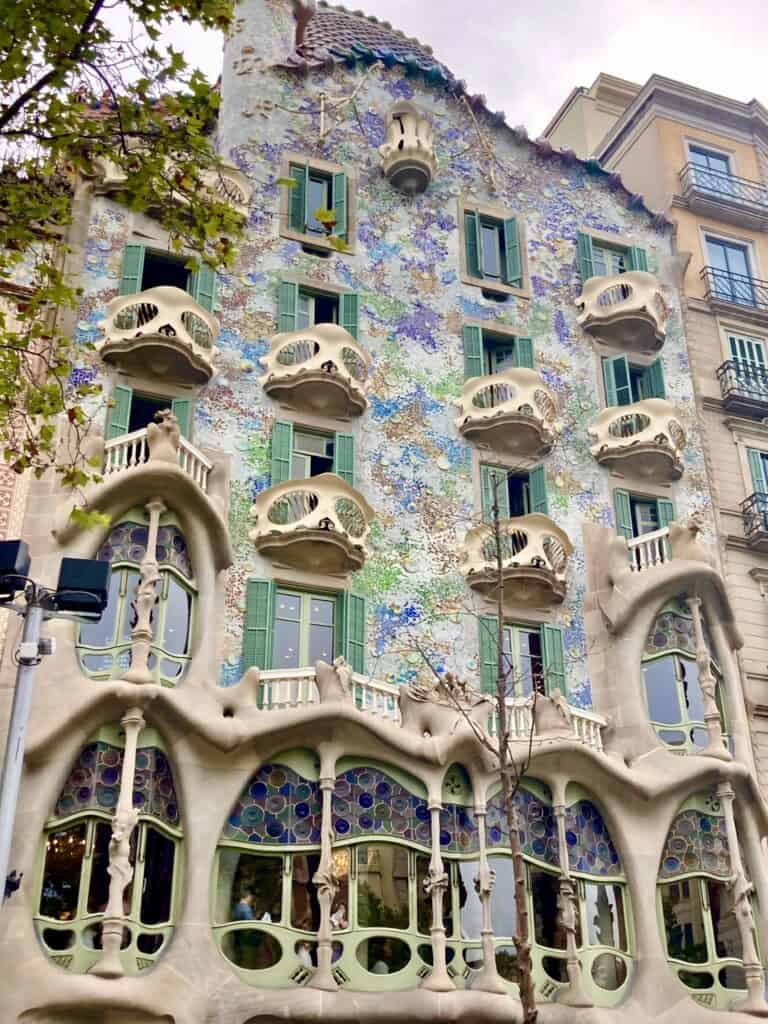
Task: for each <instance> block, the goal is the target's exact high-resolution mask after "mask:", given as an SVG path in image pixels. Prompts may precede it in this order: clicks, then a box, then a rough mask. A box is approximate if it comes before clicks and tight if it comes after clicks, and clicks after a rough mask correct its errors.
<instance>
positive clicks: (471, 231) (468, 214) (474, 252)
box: [464, 210, 483, 277]
mask: <svg viewBox="0 0 768 1024" xmlns="http://www.w3.org/2000/svg"><path fill="white" fill-rule="evenodd" d="M464 244H465V246H466V250H467V273H468V274H469V276H470V277H482V276H483V271H482V267H481V266H480V218H479V217H478V216H477V214H476V213H475V212H474V211H472V210H465V211H464Z"/></svg>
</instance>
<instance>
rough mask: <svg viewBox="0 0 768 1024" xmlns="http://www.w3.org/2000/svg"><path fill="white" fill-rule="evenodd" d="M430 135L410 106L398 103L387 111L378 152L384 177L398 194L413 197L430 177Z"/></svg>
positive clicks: (433, 166)
mask: <svg viewBox="0 0 768 1024" xmlns="http://www.w3.org/2000/svg"><path fill="white" fill-rule="evenodd" d="M433 134H434V133H433V131H432V125H431V124H430V123H429V121H428V120H427V118H426V117H424V115H423V114H422V113H421V112H420V111H419V110H417V109H416V107H414V106H413V104H412V103H408V102H403V103H398V104H397V105H396V106H395V107H393V109H392V110H391V111H390V112H389V116H388V119H387V141H386V142H385V143H384V145H383V146H379V153H381V165H382V170H383V172H384V176H385V178H388V179H389V182H390V184H391V185H392V186H393V187H394V188H396V189H397V190H398V191H399V192H404V193H405V194H406V195H410V196H412V195H417V194H418V193H419V192H423V191H424V190H425V189H426V188H427V186H428V185H429V183H430V181H432V179H433V178H434V176H435V172H436V170H437V158H436V157H435V153H434V149H433Z"/></svg>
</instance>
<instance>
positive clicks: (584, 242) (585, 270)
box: [576, 231, 595, 284]
mask: <svg viewBox="0 0 768 1024" xmlns="http://www.w3.org/2000/svg"><path fill="white" fill-rule="evenodd" d="M576 254H577V259H578V262H579V277H580V278H581V283H582V284H584V283H585V282H587V281H588V280H589V279H590V277H594V276H595V261H594V258H593V255H592V236H591V235H585V234H584V232H583V231H580V232H579V234H578V236H577V238H576Z"/></svg>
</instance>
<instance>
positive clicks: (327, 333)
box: [259, 324, 371, 420]
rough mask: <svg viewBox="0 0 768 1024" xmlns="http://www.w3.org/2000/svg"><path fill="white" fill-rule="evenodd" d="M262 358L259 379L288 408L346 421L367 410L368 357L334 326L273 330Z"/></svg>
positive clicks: (352, 339) (353, 341)
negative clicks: (260, 376) (263, 372)
mask: <svg viewBox="0 0 768 1024" xmlns="http://www.w3.org/2000/svg"><path fill="white" fill-rule="evenodd" d="M262 362H263V363H264V365H265V367H266V373H265V374H264V376H263V377H262V378H261V379H260V381H259V383H260V384H261V386H262V387H263V388H264V391H265V392H266V393H267V394H268V395H269V396H270V398H273V399H274V400H275V401H276V402H280V404H281V405H284V406H286V407H287V408H289V409H297V410H299V411H300V412H311V413H319V414H321V415H325V416H332V417H334V418H336V419H343V420H347V419H351V418H352V417H353V416H360V415H362V413H364V412H365V410H366V409H367V408H368V399H367V398H366V397H365V391H366V387H367V383H368V373H369V371H370V367H371V357H370V355H369V354H368V353H367V352H366V350H365V349H364V348H363V347H362V345H360V344H359V343H358V342H357V341H355V339H354V338H353V337H352V335H351V334H350V333H349V332H348V331H346V330H345V329H344V328H343V327H339V326H338V324H317V325H316V326H315V327H308V328H303V329H301V330H299V331H290V332H283V333H282V334H276V335H275V336H274V337H273V338H272V340H271V342H270V345H269V352H268V353H267V354H266V355H265V356H264V357H263V359H262Z"/></svg>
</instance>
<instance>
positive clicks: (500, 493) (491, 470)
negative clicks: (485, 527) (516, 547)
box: [480, 465, 509, 523]
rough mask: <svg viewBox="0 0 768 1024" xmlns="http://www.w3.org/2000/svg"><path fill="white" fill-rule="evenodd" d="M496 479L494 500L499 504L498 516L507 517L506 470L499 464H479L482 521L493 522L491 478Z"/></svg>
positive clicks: (507, 492)
mask: <svg viewBox="0 0 768 1024" xmlns="http://www.w3.org/2000/svg"><path fill="white" fill-rule="evenodd" d="M494 476H496V478H497V480H498V485H497V492H496V500H497V501H498V504H499V518H500V519H509V491H508V490H507V471H506V469H502V468H501V467H500V466H484V465H481V466H480V504H481V510H482V516H483V522H484V523H492V522H493V478H494Z"/></svg>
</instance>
